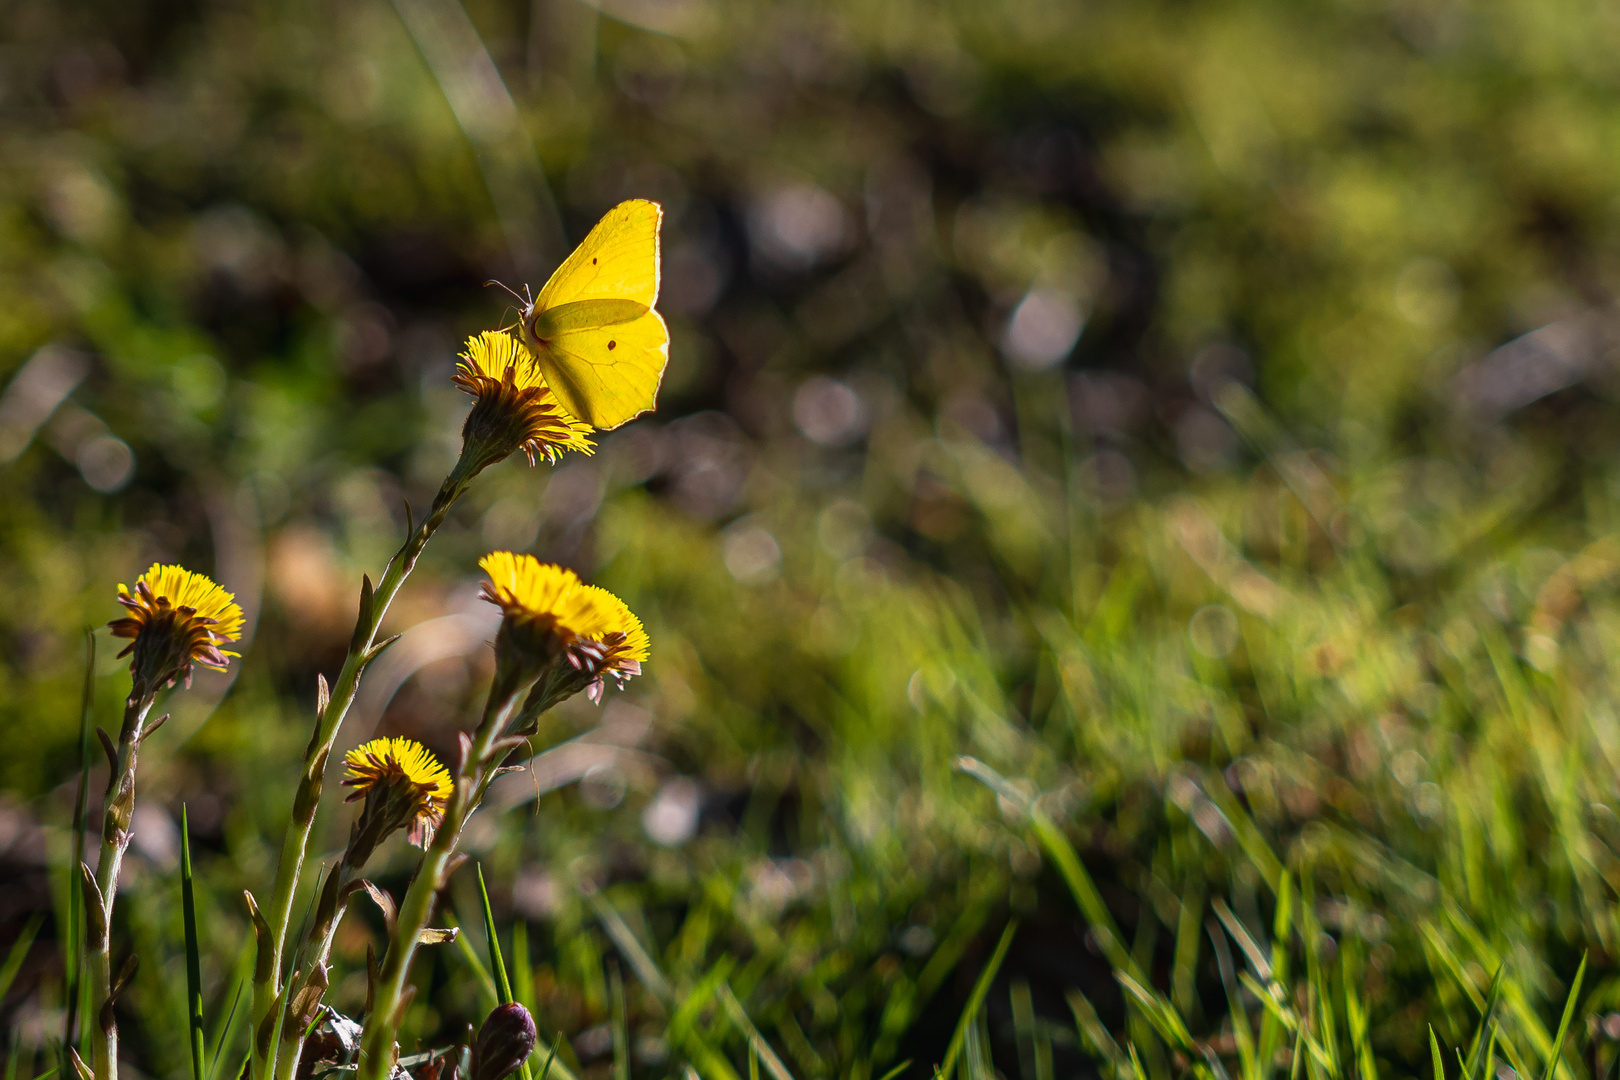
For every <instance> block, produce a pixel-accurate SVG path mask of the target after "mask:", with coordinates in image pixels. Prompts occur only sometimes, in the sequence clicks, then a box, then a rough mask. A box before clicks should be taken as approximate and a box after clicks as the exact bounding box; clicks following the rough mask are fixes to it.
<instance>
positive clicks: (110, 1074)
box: [79, 674, 157, 1080]
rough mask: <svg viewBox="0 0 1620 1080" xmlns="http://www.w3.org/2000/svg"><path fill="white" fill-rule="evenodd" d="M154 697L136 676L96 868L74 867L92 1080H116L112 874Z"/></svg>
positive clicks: (124, 842)
mask: <svg viewBox="0 0 1620 1080" xmlns="http://www.w3.org/2000/svg"><path fill="white" fill-rule="evenodd" d="M156 697H157V692H156V690H153V689H148V684H147V682H146V680H145V678H144V677H143V676H141V675H139V674H137V675H136V676H135V685H134V687H133V688H132V689H131V691H130V695H129V699H128V700H127V701H126V702H125V703H124V723H123V726H122V728H121V729H120V730H119V733H118V745H117V747H116V748H114V749H112V750H111V752H110V754H109V757H110V758H111V759H112V760H111V765H112V769H111V772H110V774H109V776H108V778H107V794H106V798H105V799H104V800H103V803H104V805H105V807H106V809H105V811H104V813H103V817H102V827H101V858H100V860H99V861H98V862H97V863H96V870H95V874H94V875H93V876H92V875H91V873H90V869H89V868H88V867H87V866H85V865H84V864H83V863H80V864H79V866H80V875H81V877H82V878H83V885H84V888H85V893H86V895H85V914H86V917H87V923H88V928H87V929H88V933H87V934H86V944H87V945H88V947H89V953H90V982H91V990H92V993H91V998H90V1000H91V1001H92V1002H93V1003H94V1007H95V1008H96V1010H97V1015H96V1017H95V1018H94V1021H93V1027H94V1029H95V1034H94V1037H93V1039H92V1040H91V1048H90V1049H91V1068H92V1069H93V1070H94V1072H95V1076H96V1080H117V1077H118V1024H117V1023H116V1021H115V1019H114V1017H113V1005H114V1000H115V999H116V998H117V996H118V991H119V990H120V989H121V988H122V984H123V982H124V981H125V979H126V977H127V976H126V975H125V972H128V973H129V974H131V975H132V974H133V969H132V968H131V966H130V962H128V961H126V963H125V968H124V970H123V971H121V972H120V973H119V978H118V979H117V980H115V979H114V978H113V969H112V933H111V928H112V916H113V902H114V900H115V898H116V896H117V892H118V868H119V867H120V866H121V865H122V864H123V861H124V852H125V851H126V850H128V848H129V839H130V832H129V823H130V819H131V818H132V817H133V816H134V813H135V765H136V758H137V756H138V752H139V750H140V745H141V740H142V739H143V738H145V736H146V732H147V728H146V717H147V714H148V713H150V712H151V711H152V702H153V701H154V700H155V699H156ZM132 960H133V957H131V961H132Z"/></svg>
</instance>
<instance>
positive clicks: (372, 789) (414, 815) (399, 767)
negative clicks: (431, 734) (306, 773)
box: [343, 738, 451, 847]
mask: <svg viewBox="0 0 1620 1080" xmlns="http://www.w3.org/2000/svg"><path fill="white" fill-rule="evenodd" d="M343 764H344V765H345V766H346V767H347V769H348V774H347V775H346V776H345V777H344V779H343V786H344V787H352V788H354V793H353V794H352V795H350V796H349V797H348V798H347V799H346V800H344V801H345V802H354V801H355V800H357V799H366V800H367V802H366V814H365V816H366V817H371V818H378V819H380V821H379V824H380V825H381V830H380V831H382V832H384V833H386V832H389V831H392V829H393V828H399V827H400V826H401V825H404V824H407V823H408V824H409V825H410V827H411V833H410V841H411V843H413V844H415V845H417V846H418V847H425V846H426V845H427V842H428V841H429V840H431V839H432V836H433V830H434V829H436V828H438V827H439V822H440V821H442V820H443V818H444V806H445V803H447V802H448V801H449V799H450V792H451V786H450V773H449V772H448V771H446V770H445V767H444V766H443V765H440V764H439V762H438V760H437V759H436V758H434V756H433V755H432V754H430V753H428V751H427V748H426V747H424V746H423V745H422V744H421V743H419V742H416V741H415V740H414V739H402V738H392V739H387V738H384V739H372V740H371V741H370V742H368V743H363V744H361V745H360V746H357V747H355V748H354V749H353V750H350V751H349V752H348V753H347V754H345V755H344V757H343ZM378 840H380V837H379V838H378ZM375 842H376V841H373V843H375Z"/></svg>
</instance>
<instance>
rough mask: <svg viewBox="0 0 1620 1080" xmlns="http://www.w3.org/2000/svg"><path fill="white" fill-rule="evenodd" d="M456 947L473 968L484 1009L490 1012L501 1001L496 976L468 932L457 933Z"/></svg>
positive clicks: (456, 921) (455, 921)
mask: <svg viewBox="0 0 1620 1080" xmlns="http://www.w3.org/2000/svg"><path fill="white" fill-rule="evenodd" d="M451 922H452V924H454V923H458V922H460V920H459V919H455V920H451ZM456 948H457V949H460V950H461V958H462V959H463V960H465V961H467V966H468V967H469V968H471V969H472V973H473V978H474V979H476V980H477V981H478V991H479V996H480V997H481V998H482V999H483V1006H484V1011H486V1012H488V1011H489V1010H490V1009H493V1008H494V1007H495V1006H497V1005H499V1004H500V1003H501V991H500V987H498V986H496V985H495V977H494V976H493V975H491V974H490V973H489V968H487V967H485V966H484V961H483V958H482V957H480V956H479V955H478V950H477V949H475V948H473V943H472V939H471V938H469V937H468V936H467V935H466V934H457V935H456Z"/></svg>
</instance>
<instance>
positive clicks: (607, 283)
mask: <svg viewBox="0 0 1620 1080" xmlns="http://www.w3.org/2000/svg"><path fill="white" fill-rule="evenodd" d="M663 214H664V212H663V209H662V208H661V207H659V205H658V204H657V203H654V202H648V201H646V200H644V199H633V200H631V201H629V202H624V203H620V204H619V205H618V206H615V207H614V208H613V209H612V210H609V211H608V212H607V214H606V216H604V217H603V218H602V220H601V221H599V222H597V224H596V227H595V228H593V229H592V230H591V231H590V233H589V235H587V236H586V237H585V239H584V240H583V241H582V242H581V243H580V245H579V247H577V248H575V249H574V252H573V254H571V255H569V256H568V258H567V259H565V260H564V261H563V264H562V265H561V266H559V267H558V268H557V270H556V272H555V273H553V274H552V275H551V279H550V280H549V281H547V282H546V285H545V287H544V288H543V289H541V290H540V293H539V295H538V296H536V297H535V298H534V300H533V301H532V302H530V303H529V304H527V305H526V306H525V307H524V309H523V313H522V317H521V318H520V319H519V320H518V325H517V332H518V338H519V340H521V341H522V342H523V344H524V345H525V346H527V348H528V350H529V352H530V353H531V354H532V355H533V357H534V362H535V364H536V366H538V367H539V369H540V373H541V374H542V375H543V376H544V377H545V380H546V383H547V385H548V386H550V387H551V389H552V392H553V393H555V394H556V395H557V397H558V399H559V400H560V401H561V402H562V404H563V407H564V408H566V409H568V410H569V411H570V412H571V413H573V414H574V415H575V416H577V417H578V418H580V419H581V420H584V421H585V422H586V423H588V424H590V425H591V426H592V427H595V428H599V429H601V430H604V431H605V430H608V429H611V428H616V427H618V426H619V425H620V424H623V423H624V422H625V421H627V420H629V419H631V418H632V417H635V416H638V415H640V414H641V413H644V412H647V411H649V410H651V409H652V408H653V407H654V405H655V404H656V403H657V399H658V386H659V383H660V382H662V381H663V377H664V367H665V365H666V364H667V363H668V362H669V330H668V328H667V327H666V326H665V325H664V320H663V317H662V316H661V315H659V314H658V312H657V311H655V310H653V305H654V304H655V303H657V301H658V285H659V274H660V270H659V238H658V230H659V225H660V224H661V223H662V220H663Z"/></svg>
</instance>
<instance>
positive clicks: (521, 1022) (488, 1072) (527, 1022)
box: [472, 1001, 539, 1080]
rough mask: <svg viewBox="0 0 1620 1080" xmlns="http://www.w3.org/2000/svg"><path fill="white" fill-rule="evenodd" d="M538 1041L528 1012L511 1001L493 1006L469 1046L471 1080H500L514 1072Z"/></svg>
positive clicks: (532, 1019)
mask: <svg viewBox="0 0 1620 1080" xmlns="http://www.w3.org/2000/svg"><path fill="white" fill-rule="evenodd" d="M538 1038H539V1035H538V1033H537V1032H536V1031H535V1029H534V1017H532V1016H530V1015H529V1010H528V1009H525V1008H524V1007H523V1006H522V1005H519V1004H518V1003H517V1002H515V1001H512V1002H508V1003H507V1004H505V1005H497V1006H495V1009H494V1011H492V1012H491V1013H490V1014H489V1015H488V1016H487V1017H485V1018H484V1026H483V1027H481V1028H479V1029H478V1041H477V1042H475V1043H474V1044H473V1062H472V1080H502V1078H503V1077H506V1076H510V1075H512V1074H513V1073H515V1072H517V1071H518V1069H519V1068H520V1067H521V1066H522V1065H523V1063H524V1062H525V1061H528V1060H529V1055H530V1054H532V1053H533V1052H534V1044H535V1041H536V1039H538Z"/></svg>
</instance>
